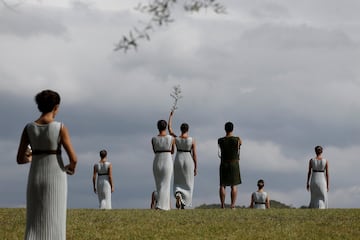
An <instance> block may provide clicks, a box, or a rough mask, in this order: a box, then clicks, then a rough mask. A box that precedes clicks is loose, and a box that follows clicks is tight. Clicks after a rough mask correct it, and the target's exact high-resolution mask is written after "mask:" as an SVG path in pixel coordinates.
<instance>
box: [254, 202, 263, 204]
mask: <svg viewBox="0 0 360 240" xmlns="http://www.w3.org/2000/svg"><path fill="white" fill-rule="evenodd" d="M255 204H266V203H265V202H255Z"/></svg>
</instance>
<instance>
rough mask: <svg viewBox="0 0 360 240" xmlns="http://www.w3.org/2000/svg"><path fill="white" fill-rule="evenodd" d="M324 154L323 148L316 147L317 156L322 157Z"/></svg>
mask: <svg viewBox="0 0 360 240" xmlns="http://www.w3.org/2000/svg"><path fill="white" fill-rule="evenodd" d="M322 152H323V148H322V147H321V146H316V147H315V153H316V155H320V154H322Z"/></svg>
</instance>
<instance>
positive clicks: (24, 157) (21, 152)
mask: <svg viewBox="0 0 360 240" xmlns="http://www.w3.org/2000/svg"><path fill="white" fill-rule="evenodd" d="M28 145H29V137H28V135H27V132H26V128H24V130H23V132H22V134H21V138H20V143H19V148H18V152H17V156H16V162H17V163H18V164H24V163H29V162H31V155H30V153H27V150H28Z"/></svg>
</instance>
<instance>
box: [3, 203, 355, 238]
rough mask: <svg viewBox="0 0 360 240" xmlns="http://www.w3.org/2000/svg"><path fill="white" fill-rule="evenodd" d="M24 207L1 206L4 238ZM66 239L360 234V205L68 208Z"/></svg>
mask: <svg viewBox="0 0 360 240" xmlns="http://www.w3.org/2000/svg"><path fill="white" fill-rule="evenodd" d="M24 228H25V209H17V208H16V209H14V208H2V209H0V239H1V240H16V239H23V235H24V230H25V229H24ZM67 239H68V240H72V239H74V240H93V239H99V240H100V239H101V240H106V239H279V240H280V239H281V240H282V239H342V240H345V239H360V209H327V210H310V209H270V210H265V211H263V210H253V209H235V210H230V209H195V210H182V211H181V210H171V211H155V210H145V209H138V210H137V209H118V210H110V211H103V210H97V209H70V210H68V215H67Z"/></svg>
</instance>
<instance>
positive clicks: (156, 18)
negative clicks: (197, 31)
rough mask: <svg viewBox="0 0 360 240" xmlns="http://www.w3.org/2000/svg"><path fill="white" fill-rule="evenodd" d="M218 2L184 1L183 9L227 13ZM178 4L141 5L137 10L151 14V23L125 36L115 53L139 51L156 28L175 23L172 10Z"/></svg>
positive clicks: (165, 0) (164, 0) (172, 0)
mask: <svg viewBox="0 0 360 240" xmlns="http://www.w3.org/2000/svg"><path fill="white" fill-rule="evenodd" d="M218 1H220V0H184V5H183V7H184V10H185V11H187V12H199V11H200V10H201V9H208V8H212V9H213V11H214V12H215V13H217V14H224V13H226V8H225V6H224V5H222V4H221V3H219V2H218ZM178 2H179V1H177V0H152V1H151V2H149V3H148V4H141V3H139V4H138V5H137V7H135V10H137V11H139V12H142V13H145V14H149V15H150V16H151V18H150V20H149V22H148V23H146V24H145V25H144V27H143V28H141V29H138V28H136V27H134V28H133V29H132V30H130V31H129V34H128V35H127V36H125V35H123V37H122V39H121V40H120V41H119V42H118V43H117V44H116V45H115V48H114V51H118V50H124V52H127V50H129V49H131V48H133V49H135V50H137V47H138V41H139V40H141V39H146V40H148V41H149V40H150V35H149V31H151V30H154V29H155V27H156V26H158V27H162V26H163V25H166V24H168V23H171V22H174V19H172V17H171V14H172V8H173V7H174V5H175V4H176V3H178Z"/></svg>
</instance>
